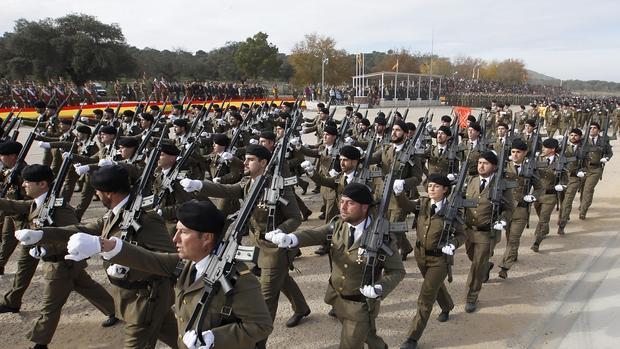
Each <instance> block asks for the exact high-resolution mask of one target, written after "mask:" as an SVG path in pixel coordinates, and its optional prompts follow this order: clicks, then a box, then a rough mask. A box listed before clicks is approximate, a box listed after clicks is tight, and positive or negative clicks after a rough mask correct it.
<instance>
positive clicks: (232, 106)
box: [228, 105, 238, 112]
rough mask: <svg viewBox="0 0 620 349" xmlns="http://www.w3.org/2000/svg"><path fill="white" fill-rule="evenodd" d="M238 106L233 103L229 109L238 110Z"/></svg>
mask: <svg viewBox="0 0 620 349" xmlns="http://www.w3.org/2000/svg"><path fill="white" fill-rule="evenodd" d="M237 109H238V108H237V106H234V105H231V106H230V107H228V110H230V111H231V112H234V111H237Z"/></svg>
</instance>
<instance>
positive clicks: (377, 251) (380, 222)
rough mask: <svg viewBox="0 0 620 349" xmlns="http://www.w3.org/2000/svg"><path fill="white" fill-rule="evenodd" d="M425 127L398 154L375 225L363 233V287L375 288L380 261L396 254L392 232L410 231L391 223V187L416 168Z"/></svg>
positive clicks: (375, 218) (375, 217)
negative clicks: (364, 259)
mask: <svg viewBox="0 0 620 349" xmlns="http://www.w3.org/2000/svg"><path fill="white" fill-rule="evenodd" d="M424 128H425V127H423V125H422V123H421V126H420V127H418V129H417V130H416V133H415V135H414V136H413V137H412V138H411V139H409V140H407V142H406V143H405V145H404V146H403V148H402V149H401V151H399V152H397V153H396V156H395V158H394V162H392V167H391V169H390V172H389V173H388V175H387V177H386V179H385V181H384V183H383V192H382V194H381V201H380V203H379V207H378V208H377V210H376V212H375V214H374V216H373V219H372V222H371V223H370V225H369V226H367V227H365V229H364V233H363V234H362V236H361V238H360V248H362V249H364V251H365V252H364V256H365V257H366V263H365V265H364V274H363V276H362V284H361V287H364V286H366V285H373V286H374V284H375V278H376V276H377V275H378V273H380V270H378V269H377V267H378V264H379V262H380V261H383V260H385V256H386V255H387V256H391V255H393V254H394V252H393V251H392V249H391V248H390V246H389V243H390V232H395V231H398V232H404V231H407V227H406V224H405V223H404V222H395V223H390V221H389V219H388V217H387V214H388V208H389V206H390V199H391V197H392V196H393V193H392V190H393V189H392V188H393V186H394V181H395V180H396V179H397V178H400V176H401V175H402V172H403V170H404V169H405V166H406V165H407V164H409V165H411V166H413V165H414V163H413V161H412V157H413V156H414V155H415V154H416V144H417V142H418V139H420V137H421V135H422V129H424ZM361 257H362V256H359V257H358V263H361V262H362V259H361Z"/></svg>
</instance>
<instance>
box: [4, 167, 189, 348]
mask: <svg viewBox="0 0 620 349" xmlns="http://www.w3.org/2000/svg"><path fill="white" fill-rule="evenodd" d="M91 185H92V186H93V188H95V190H96V191H97V196H99V198H100V199H101V203H102V204H103V205H104V206H105V207H106V208H107V209H108V210H109V211H108V212H107V213H106V214H105V215H104V216H103V217H99V218H97V220H95V221H93V222H91V223H87V224H74V225H69V226H64V227H59V228H52V227H45V228H42V229H41V230H29V229H24V230H19V231H16V232H15V236H16V238H17V239H18V240H20V241H21V242H22V244H24V245H33V244H38V243H41V244H58V243H66V242H67V241H68V240H69V238H70V237H71V235H73V234H75V233H78V232H82V233H86V234H90V235H94V236H101V237H103V238H107V239H109V238H111V237H113V236H115V237H117V238H121V237H124V234H123V232H122V231H121V226H120V225H121V223H123V222H124V220H125V214H126V213H127V212H126V210H129V207H126V205H127V203H128V202H129V200H130V199H131V197H130V195H129V193H130V191H131V186H130V184H129V173H128V172H127V170H126V169H125V168H123V167H122V166H120V165H110V166H105V167H102V168H100V169H98V170H96V171H95V172H93V174H92V176H91ZM135 223H136V224H137V225H138V226H140V228H139V229H138V231H137V232H136V233H135V234H131V236H126V237H125V238H126V239H128V240H127V242H128V243H131V244H135V245H138V246H141V247H143V248H146V249H149V250H151V251H155V252H169V253H172V252H174V251H175V248H174V245H173V243H172V240H171V239H170V234H168V232H167V231H166V227H165V224H164V221H163V219H162V218H161V217H160V216H159V215H157V214H156V213H155V212H153V211H146V210H144V209H141V213H140V218H139V220H138V221H137V222H135ZM69 247H70V246H69ZM67 259H69V260H80V259H82V258H79V256H74V255H69V256H68V257H67ZM103 267H104V268H105V269H106V273H107V275H108V279H109V280H110V283H111V284H112V288H111V294H112V297H113V298H114V305H115V314H116V315H117V316H119V317H120V318H121V319H122V320H123V321H124V322H125V328H124V333H125V344H124V347H125V348H154V347H155V343H156V341H157V339H159V340H161V341H162V342H164V343H165V344H167V345H169V346H171V347H173V348H176V345H177V344H176V343H177V331H176V321H175V319H174V315H173V313H172V311H171V309H170V306H171V305H172V304H173V297H174V294H173V289H172V283H171V280H170V279H169V278H165V277H161V276H160V275H158V274H154V273H149V272H145V271H142V270H138V269H131V268H128V267H126V266H123V265H120V264H116V263H110V262H109V261H106V260H104V263H103Z"/></svg>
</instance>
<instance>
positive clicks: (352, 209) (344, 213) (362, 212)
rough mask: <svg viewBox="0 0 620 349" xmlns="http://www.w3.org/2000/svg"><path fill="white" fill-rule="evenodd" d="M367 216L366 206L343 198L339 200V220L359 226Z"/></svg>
mask: <svg viewBox="0 0 620 349" xmlns="http://www.w3.org/2000/svg"><path fill="white" fill-rule="evenodd" d="M367 215H368V205H362V204H360V203H359V202H357V201H353V200H351V199H350V198H348V197H346V196H343V197H342V198H340V218H342V220H343V221H345V222H347V223H351V224H359V222H361V221H362V220H363V219H365V218H366V216H367Z"/></svg>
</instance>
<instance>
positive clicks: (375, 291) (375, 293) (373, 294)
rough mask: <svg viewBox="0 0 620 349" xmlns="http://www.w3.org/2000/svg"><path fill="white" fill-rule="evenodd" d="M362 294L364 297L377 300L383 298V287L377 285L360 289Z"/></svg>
mask: <svg viewBox="0 0 620 349" xmlns="http://www.w3.org/2000/svg"><path fill="white" fill-rule="evenodd" d="M360 292H361V293H362V294H363V295H364V297H366V298H372V299H375V298H377V297H379V296H381V294H382V293H383V286H381V285H379V284H376V285H374V286H373V285H366V286H364V287H362V288H360Z"/></svg>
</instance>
